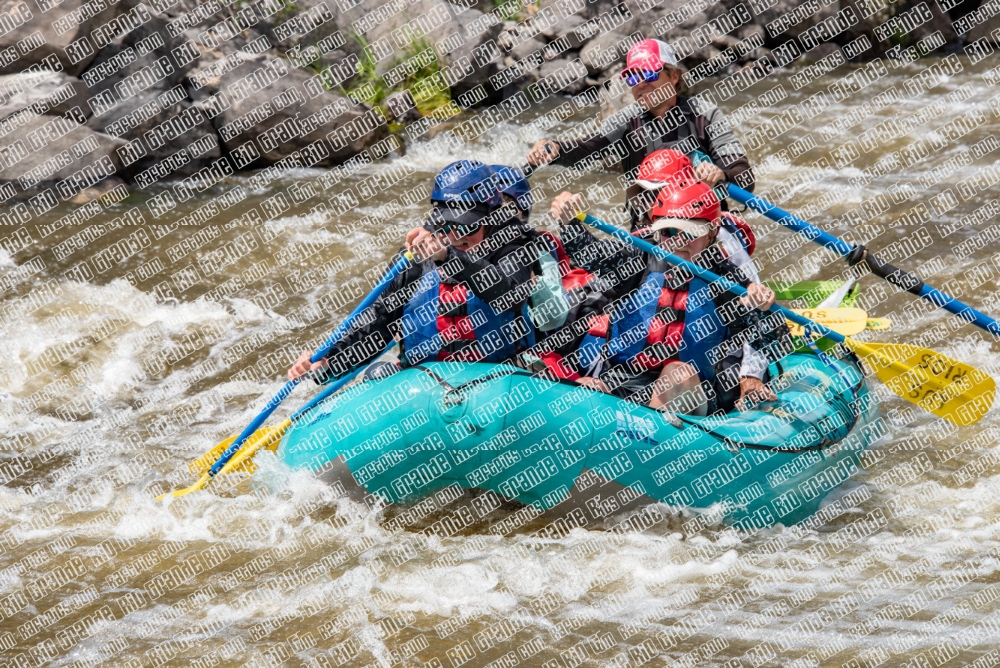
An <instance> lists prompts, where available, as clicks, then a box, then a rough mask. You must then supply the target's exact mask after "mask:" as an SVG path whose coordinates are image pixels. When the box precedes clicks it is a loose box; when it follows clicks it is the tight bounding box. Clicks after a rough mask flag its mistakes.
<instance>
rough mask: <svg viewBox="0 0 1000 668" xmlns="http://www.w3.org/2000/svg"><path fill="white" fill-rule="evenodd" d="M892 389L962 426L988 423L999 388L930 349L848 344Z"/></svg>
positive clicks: (969, 367)
mask: <svg viewBox="0 0 1000 668" xmlns="http://www.w3.org/2000/svg"><path fill="white" fill-rule="evenodd" d="M845 344H846V345H847V346H848V347H849V348H850V349H851V350H853V351H854V352H855V353H857V354H858V355H859V356H860V357H861V358H862V359H863V360H864V361H865V362H866V363H867V364H868V366H869V367H871V369H872V371H873V372H874V373H875V375H876V376H878V378H879V380H881V381H882V382H883V383H885V385H886V387H888V388H889V389H890V390H892V391H893V392H895V393H896V394H897V395H899V396H900V397H902V398H903V399H906V400H907V401H909V402H910V403H913V404H916V405H917V406H920V407H921V408H923V409H924V410H926V411H929V412H931V413H933V414H934V415H937V416H938V417H940V418H944V419H945V420H948V421H949V422H952V423H954V424H957V425H959V426H966V425H970V424H975V423H976V422H979V421H980V420H981V419H983V416H984V415H986V412H987V411H988V410H989V409H990V406H992V405H993V399H994V397H996V392H997V386H996V382H994V380H993V379H992V378H991V377H990V376H989V375H987V374H986V373H984V372H983V371H980V370H979V369H977V368H975V367H972V366H969V365H968V364H965V363H964V362H959V361H958V360H956V359H952V358H951V357H948V356H947V355H944V354H942V353H939V352H935V351H933V350H928V349H927V348H921V347H920V346H912V345H909V344H905V343H862V342H860V341H855V340H854V339H847V340H846V341H845Z"/></svg>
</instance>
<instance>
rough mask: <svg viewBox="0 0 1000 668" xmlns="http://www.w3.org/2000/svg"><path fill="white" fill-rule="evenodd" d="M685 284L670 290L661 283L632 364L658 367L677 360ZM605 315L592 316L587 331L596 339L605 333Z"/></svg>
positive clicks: (682, 335)
mask: <svg viewBox="0 0 1000 668" xmlns="http://www.w3.org/2000/svg"><path fill="white" fill-rule="evenodd" d="M687 298H688V288H687V286H685V287H684V288H682V289H679V290H671V289H670V288H668V287H665V286H664V287H663V288H661V290H660V297H659V299H658V300H657V302H656V311H655V313H654V314H653V317H652V319H651V320H650V322H649V328H648V330H647V333H646V345H645V346H644V347H643V349H642V350H641V351H640V352H639V353H638V354H636V356H635V357H634V359H633V360H632V361H634V363H635V364H637V365H638V366H639V367H641V368H643V369H661V368H663V367H664V366H665V365H666V364H667V363H668V362H674V361H680V357H679V356H678V350H679V349H680V347H681V345H682V344H681V342H682V340H683V338H684V314H685V312H686V311H687ZM609 317H610V316H608V315H606V314H605V315H598V316H592V317H591V319H590V331H589V332H588V334H590V335H591V336H595V337H597V338H599V339H606V338H607V337H608V321H609Z"/></svg>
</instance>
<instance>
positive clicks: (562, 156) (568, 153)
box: [552, 135, 611, 167]
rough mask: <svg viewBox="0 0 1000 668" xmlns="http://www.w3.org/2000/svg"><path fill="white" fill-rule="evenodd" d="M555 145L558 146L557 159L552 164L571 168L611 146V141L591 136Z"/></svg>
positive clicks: (601, 136) (602, 137) (602, 136)
mask: <svg viewBox="0 0 1000 668" xmlns="http://www.w3.org/2000/svg"><path fill="white" fill-rule="evenodd" d="M556 143H557V144H558V145H559V157H558V158H556V159H555V160H553V161H552V164H555V165H563V166H564V167H573V166H575V165H577V164H578V163H580V162H585V161H586V160H587V159H588V158H589V157H590V156H592V155H593V154H595V153H600V152H601V151H603V150H604V149H606V148H607V147H608V146H610V145H611V140H610V139H608V138H607V137H606V136H604V135H592V136H590V137H585V138H584V139H578V140H575V141H567V142H556Z"/></svg>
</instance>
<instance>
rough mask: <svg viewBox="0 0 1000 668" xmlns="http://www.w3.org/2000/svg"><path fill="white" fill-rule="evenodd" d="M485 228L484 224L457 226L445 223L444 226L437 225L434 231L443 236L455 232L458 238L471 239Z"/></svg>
mask: <svg viewBox="0 0 1000 668" xmlns="http://www.w3.org/2000/svg"><path fill="white" fill-rule="evenodd" d="M482 228H483V226H482V224H480V223H475V224H473V225H456V224H454V223H445V224H443V225H435V226H434V229H435V230H436V231H438V232H440V233H441V234H448V233H449V232H455V233H456V234H457V235H458V238H459V239H461V238H463V237H470V236H472V235H473V234H475V233H476V232H478V231H479V230H481V229H482Z"/></svg>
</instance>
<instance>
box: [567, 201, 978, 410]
mask: <svg viewBox="0 0 1000 668" xmlns="http://www.w3.org/2000/svg"><path fill="white" fill-rule="evenodd" d="M577 219H579V220H580V221H582V222H584V223H586V224H587V225H589V226H591V227H593V228H595V229H598V230H600V231H602V232H605V233H607V234H609V235H611V236H613V237H615V238H616V239H618V240H620V241H623V242H624V243H627V244H630V245H632V246H635V247H636V248H639V249H640V250H643V251H645V252H646V253H649V254H651V255H654V256H656V257H658V258H660V259H662V260H664V261H666V262H669V263H670V264H672V265H674V266H675V267H680V268H682V269H685V270H687V271H689V272H690V273H692V274H694V275H695V276H697V277H698V278H700V279H702V280H703V281H706V282H711V283H718V284H719V285H720V286H722V287H724V288H725V289H726V290H729V291H730V292H732V293H735V294H737V295H740V296H743V295H746V294H747V291H746V289H745V288H743V287H742V286H739V285H737V284H736V283H733V282H732V281H730V280H728V279H725V278H723V277H721V276H717V275H716V274H713V273H712V272H710V271H708V270H707V269H703V268H701V267H699V266H698V265H696V264H694V263H692V262H688V261H687V260H682V259H681V258H679V257H677V256H676V255H673V254H671V253H668V252H667V251H665V250H663V249H662V248H659V247H657V246H654V245H652V244H650V243H648V242H646V241H643V240H642V239H637V238H636V237H633V236H632V235H630V234H629V233H628V232H625V231H624V230H620V229H618V228H617V227H614V226H613V225H609V224H608V223H605V222H604V221H602V220H599V219H597V218H594V217H593V216H590V215H587V214H584V213H580V214H578V215H577ZM768 310H769V311H771V312H774V313H781V314H782V315H784V316H785V318H786V319H788V320H791V321H792V322H794V323H797V324H799V325H803V326H806V325H808V326H809V327H810V328H812V329H814V330H817V331H818V332H819V333H821V334H822V335H823V336H825V337H826V338H828V339H830V340H832V341H834V342H836V343H842V344H844V345H845V346H846V347H847V348H849V349H850V350H852V351H853V352H855V353H856V354H857V355H858V356H859V357H861V358H862V359H864V360H865V362H867V363H868V366H869V367H870V368H871V369H872V371H873V372H874V373H875V375H876V376H877V377H878V378H879V380H881V381H882V382H883V383H885V385H886V387H888V388H889V389H890V390H892V391H893V392H894V393H896V394H897V395H899V396H900V397H902V398H903V399H905V400H907V401H909V402H911V403H914V404H916V405H918V406H920V407H921V408H923V409H924V410H927V411H929V412H931V413H933V414H934V415H937V416H938V417H942V418H944V419H946V420H948V421H950V422H953V423H954V424H957V425H960V426H964V425H969V424H974V423H976V422H978V421H979V420H981V419H982V418H983V416H984V415H985V414H986V412H987V411H988V410H989V408H990V406H991V405H992V404H993V398H994V397H995V396H996V383H995V382H994V381H993V379H992V378H990V377H989V376H988V375H986V374H985V373H983V372H982V371H980V370H979V369H976V368H974V367H971V366H969V365H967V364H964V363H962V362H959V361H958V360H954V359H952V358H950V357H947V356H945V355H942V354H941V353H937V352H934V351H933V350H928V349H926V348H920V347H918V346H911V345H906V344H893V343H868V344H866V343H862V342H860V341H856V340H854V339H852V338H850V337H846V336H843V335H842V334H838V333H837V332H835V331H833V330H832V329H830V328H828V327H824V326H823V325H820V324H817V323H815V322H813V321H811V320H809V319H808V318H805V317H803V316H801V315H799V314H798V313H795V312H794V311H792V310H790V309H787V308H785V307H784V306H780V305H778V304H774V305H773V306H771V308H770V309H768Z"/></svg>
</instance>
